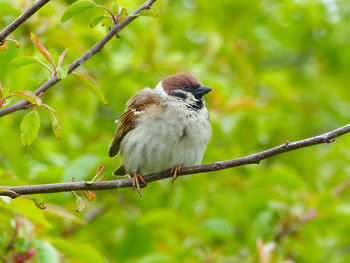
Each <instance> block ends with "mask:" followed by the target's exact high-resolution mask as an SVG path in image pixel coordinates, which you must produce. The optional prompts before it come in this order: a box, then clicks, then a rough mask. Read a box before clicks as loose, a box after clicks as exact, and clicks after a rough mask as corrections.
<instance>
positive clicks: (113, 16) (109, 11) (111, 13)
mask: <svg viewBox="0 0 350 263" xmlns="http://www.w3.org/2000/svg"><path fill="white" fill-rule="evenodd" d="M96 6H97V7H99V8H102V9H104V10H106V11H107V12H108V13H109V14H110V15H111V16H112V19H113V21H114V24H117V23H118V21H117V19H116V18H115V15H114V14H113V12H112V11H111V10H109V9H108V8H106V7H104V6H102V5H96Z"/></svg>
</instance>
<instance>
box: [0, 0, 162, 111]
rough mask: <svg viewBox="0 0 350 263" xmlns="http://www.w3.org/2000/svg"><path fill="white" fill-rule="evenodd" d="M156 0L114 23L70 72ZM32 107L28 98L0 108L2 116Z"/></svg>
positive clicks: (49, 83) (55, 79)
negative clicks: (121, 20)
mask: <svg viewBox="0 0 350 263" xmlns="http://www.w3.org/2000/svg"><path fill="white" fill-rule="evenodd" d="M155 1H156V0H147V1H146V2H145V3H144V4H143V5H141V6H140V7H139V8H138V9H137V10H136V11H135V12H134V13H132V14H131V15H130V16H129V17H128V18H126V19H125V20H124V21H123V22H121V23H120V24H117V25H114V26H113V27H112V29H111V30H110V31H109V32H108V33H107V34H106V35H105V36H104V37H103V38H102V39H101V40H100V41H99V42H97V43H96V44H95V45H94V46H93V47H92V48H91V49H90V50H88V51H87V52H85V54H84V55H82V56H81V57H80V58H78V59H77V60H75V61H74V62H73V63H72V64H70V65H69V66H68V74H70V73H72V71H73V70H75V69H76V68H78V67H79V66H80V65H82V64H83V63H84V62H85V61H86V60H88V59H89V58H91V57H92V56H93V55H95V54H96V53H97V52H99V51H101V49H102V48H103V47H104V45H105V44H106V43H107V42H108V41H109V40H111V39H112V38H113V37H114V36H115V35H117V34H118V33H119V32H120V31H121V30H122V29H123V28H124V27H126V26H127V25H128V24H130V23H131V22H132V21H133V20H135V19H136V18H137V16H138V13H140V12H141V11H142V10H145V9H150V8H151V5H152V4H153V3H154V2H155ZM60 80H61V79H60V78H58V77H57V76H52V77H51V78H50V79H49V80H48V81H46V82H45V83H44V84H43V85H41V87H39V88H38V89H36V90H35V91H34V93H35V94H36V95H39V94H40V93H41V92H45V91H46V90H48V89H49V88H51V87H52V86H53V85H55V84H56V83H57V82H59V81H60ZM28 107H30V103H29V102H28V101H26V100H21V101H19V102H17V103H15V104H13V105H11V106H8V107H6V108H4V109H0V117H2V116H4V115H7V114H9V113H12V112H15V111H18V110H23V109H26V108H28Z"/></svg>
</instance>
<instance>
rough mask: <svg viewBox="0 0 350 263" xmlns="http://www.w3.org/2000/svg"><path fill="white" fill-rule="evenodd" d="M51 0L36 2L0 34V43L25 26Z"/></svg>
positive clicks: (37, 0)
mask: <svg viewBox="0 0 350 263" xmlns="http://www.w3.org/2000/svg"><path fill="white" fill-rule="evenodd" d="M49 1H50V0H36V1H35V2H34V4H32V5H31V6H30V7H29V8H28V9H27V10H26V11H25V12H24V13H23V14H21V15H20V16H19V17H18V18H17V19H16V20H15V21H13V22H12V23H11V24H9V25H8V26H7V27H6V28H5V29H4V30H2V31H1V32H0V43H2V42H3V41H4V40H5V38H6V37H7V36H8V35H9V34H11V33H12V32H13V31H15V30H16V29H17V27H19V26H20V25H21V24H23V23H24V22H25V21H26V20H27V19H28V18H29V17H31V16H32V15H33V14H35V13H36V12H37V11H38V10H39V9H40V8H41V7H43V6H44V5H45V4H47V3H48V2H49Z"/></svg>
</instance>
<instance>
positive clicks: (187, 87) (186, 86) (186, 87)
mask: <svg viewBox="0 0 350 263" xmlns="http://www.w3.org/2000/svg"><path fill="white" fill-rule="evenodd" d="M182 88H183V89H189V88H191V85H190V84H188V83H185V84H183V85H182Z"/></svg>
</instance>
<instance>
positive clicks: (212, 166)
mask: <svg viewBox="0 0 350 263" xmlns="http://www.w3.org/2000/svg"><path fill="white" fill-rule="evenodd" d="M348 132H350V123H349V124H347V125H345V126H342V127H340V128H338V129H335V130H333V131H330V132H327V133H324V134H321V135H318V136H315V137H311V138H307V139H304V140H300V141H295V142H289V141H287V142H285V143H284V144H282V145H279V146H276V147H273V148H271V149H268V150H265V151H262V152H259V153H255V154H252V155H248V156H244V157H241V158H237V159H232V160H228V161H222V162H215V163H209V164H204V165H198V166H192V167H183V168H181V169H180V170H179V171H178V174H177V175H178V176H182V175H186V174H196V173H203V172H212V171H218V170H223V169H227V168H232V167H236V166H242V165H248V164H259V163H260V161H262V160H264V159H267V158H270V157H272V156H275V155H279V154H281V153H285V152H289V151H293V150H296V149H301V148H305V147H309V146H312V145H316V144H322V143H331V142H334V141H335V139H336V138H337V137H339V136H341V135H343V134H345V133H348ZM168 177H172V174H171V172H170V170H168V171H164V172H161V173H157V174H149V175H146V176H144V179H145V181H146V182H153V181H157V180H162V179H165V178H168ZM125 187H133V185H132V179H121V180H112V181H102V182H96V183H93V184H90V183H89V182H69V183H56V184H42V185H28V186H11V187H8V186H0V195H3V196H10V197H12V198H15V197H17V196H19V195H28V194H43V193H57V192H67V191H76V190H106V189H118V188H125Z"/></svg>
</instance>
